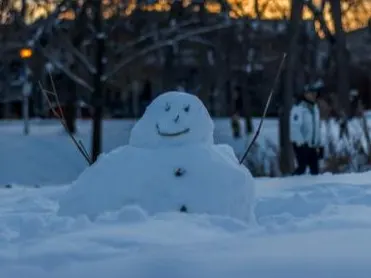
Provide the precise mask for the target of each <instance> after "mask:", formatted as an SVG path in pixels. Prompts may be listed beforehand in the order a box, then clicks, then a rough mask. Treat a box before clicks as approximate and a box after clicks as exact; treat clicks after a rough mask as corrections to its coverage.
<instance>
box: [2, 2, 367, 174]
mask: <svg viewBox="0 0 371 278" xmlns="http://www.w3.org/2000/svg"><path fill="white" fill-rule="evenodd" d="M370 18H371V1H369V0H220V1H218V0H215V1H213V0H210V1H207V0H196V1H191V0H184V1H166V0H160V1H152V0H150V1H145V0H138V1H135V0H111V1H109V0H85V1H83V0H78V1H76V0H58V1H57V0H44V1H38V0H2V1H1V4H0V21H1V23H0V24H1V25H0V28H1V31H0V137H2V139H1V138H0V155H1V156H2V159H3V160H2V162H1V163H0V165H5V164H9V160H10V157H12V159H13V160H15V161H16V162H14V163H20V161H21V160H25V161H26V160H27V159H30V158H32V160H33V161H34V158H36V157H37V158H39V159H41V157H42V152H46V151H47V152H48V153H50V152H55V155H56V156H57V157H58V152H59V153H64V155H66V152H67V153H68V151H66V149H63V146H62V145H63V144H64V143H63V144H62V143H60V141H61V140H62V141H66V142H67V144H70V142H69V141H68V140H69V139H68V138H64V137H62V139H61V138H59V137H61V136H60V135H61V134H59V133H58V136H59V137H58V138H59V139H56V137H53V136H52V135H51V134H54V133H52V132H51V130H54V131H55V130H56V128H57V127H59V128H61V130H63V128H62V126H61V125H60V123H59V121H58V119H56V118H58V117H57V116H56V115H55V114H54V113H53V110H55V111H57V114H58V115H59V116H61V115H62V114H63V117H64V120H65V122H66V126H67V129H68V131H69V133H70V134H75V136H76V137H78V138H80V139H81V140H82V141H84V144H85V145H86V149H87V150H88V151H87V152H88V153H89V156H91V159H92V161H95V160H96V159H97V157H98V155H99V154H100V153H101V152H102V151H109V150H111V149H112V148H114V147H116V146H117V145H120V144H123V143H125V142H127V137H128V136H129V132H130V128H131V126H132V124H133V123H134V121H135V119H137V118H138V117H140V116H141V115H142V114H143V112H144V110H145V107H146V106H147V105H148V104H149V103H150V102H151V100H153V99H154V98H155V97H156V96H157V95H158V94H160V93H162V92H164V91H168V90H179V91H186V92H189V93H192V94H196V95H197V96H199V97H200V98H201V99H202V101H203V102H204V103H205V105H206V107H207V108H208V110H209V112H210V114H211V115H212V117H213V118H214V119H215V122H216V131H215V138H216V141H217V142H221V143H228V144H230V145H232V146H233V148H234V149H235V151H236V154H237V155H238V156H240V155H242V153H243V151H244V149H245V148H246V145H247V144H248V142H249V140H251V137H252V135H253V134H254V132H256V128H257V125H258V123H259V120H260V117H261V116H262V113H263V110H264V107H265V105H266V101H267V98H268V95H269V92H270V90H271V88H272V86H273V83H274V82H273V81H274V79H275V77H276V75H277V72H278V67H279V64H280V63H281V60H282V55H283V53H285V52H286V53H288V57H287V59H286V61H285V66H284V69H283V71H282V73H281V74H280V76H279V82H278V84H277V86H276V87H275V93H274V96H273V100H272V103H271V105H270V107H269V110H268V117H267V118H266V120H265V124H264V128H263V131H262V133H261V135H260V137H259V139H258V141H257V143H256V144H255V145H254V148H253V149H252V151H251V153H250V154H249V156H248V159H247V160H246V162H245V163H246V164H247V166H248V167H249V168H250V169H251V170H252V172H253V174H254V175H255V176H282V175H287V174H290V173H291V172H292V170H293V167H294V159H293V154H292V150H291V145H290V141H289V113H290V109H291V106H292V104H293V103H294V101H295V97H296V95H298V94H300V93H301V92H302V91H303V90H305V88H306V87H308V86H311V87H315V88H316V90H318V92H319V94H320V102H319V103H320V107H321V117H322V119H323V125H324V128H323V136H325V137H326V145H325V158H324V161H322V165H321V171H322V172H333V173H335V172H359V171H365V170H367V169H369V168H370V167H369V165H370V162H371V159H370V158H371V140H370V132H369V125H368V118H370V119H371V114H370V116H368V113H367V110H368V109H370V108H371V19H370ZM53 87H55V89H54V88H53ZM43 89H44V91H43ZM46 91H48V92H52V93H45V92H46ZM56 96H58V99H59V101H57V98H56ZM91 123H93V124H92V125H91ZM16 134H20V135H22V136H18V137H16V136H15V135H16ZM23 135H25V136H27V137H30V136H37V138H38V139H37V140H38V141H37V142H41V143H40V144H41V145H40V146H39V147H36V146H35V145H34V141H35V140H34V139H35V137H34V138H33V139H32V140H33V141H32V142H33V143H32V144H31V143H29V142H30V140H31V139H26V138H25V137H24V136H23ZM54 135H55V134H54ZM48 136H49V137H48ZM55 136H56V135H55ZM10 138H11V139H10ZM16 138H18V139H16ZM40 138H42V139H40ZM46 138H49V141H48V142H49V143H48V144H49V145H48V146H47V145H46V143H45V140H47V139H46ZM17 140H18V141H17ZM15 142H18V143H15ZM57 142H58V143H57ZM28 143H29V144H31V145H29V146H28V147H27V148H26V147H25V148H24V149H25V150H23V151H19V152H18V151H17V150H19V148H20V146H24V145H22V144H28ZM35 144H36V143H35ZM51 144H54V145H51ZM71 148H73V146H72V147H71ZM1 149H2V150H1ZM58 149H59V151H58V152H56V150H58ZM26 152H32V153H29V154H28V155H25V153H26ZM16 153H19V154H23V156H19V157H17V155H16ZM48 155H49V156H50V154H48ZM75 156H76V157H78V153H77V154H76V151H75V152H74V153H73V155H72V151H71V157H74V158H73V159H74V160H78V159H79V158H75ZM48 159H49V160H48V161H49V162H50V159H51V158H48ZM59 159H61V160H62V158H61V155H60V156H59ZM69 159H70V158H69ZM74 163H77V164H76V165H79V166H76V165H75V169H80V168H82V167H83V166H81V165H82V164H84V163H83V162H81V163H82V164H81V165H80V164H79V163H80V162H74ZM27 164H28V165H30V163H29V162H27ZM4 167H5V166H4ZM7 167H9V171H11V170H10V166H7ZM3 169H4V168H3ZM35 171H39V170H35ZM76 171H77V170H76Z"/></svg>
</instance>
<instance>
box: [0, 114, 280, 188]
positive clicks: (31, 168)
mask: <svg viewBox="0 0 371 278" xmlns="http://www.w3.org/2000/svg"><path fill="white" fill-rule="evenodd" d="M134 123H135V121H134V120H106V121H104V123H103V151H104V152H109V151H111V150H113V149H114V148H116V147H119V146H122V145H125V144H127V143H128V140H129V134H130V131H131V128H132V127H133V125H134ZM254 124H255V126H257V125H258V124H259V121H258V120H256V121H254ZM90 131H91V121H85V120H79V121H78V133H77V134H76V138H77V139H80V140H81V141H82V142H83V143H84V145H85V146H86V148H87V150H88V151H90V144H91V138H90V137H91V133H90ZM22 132H23V122H22V121H0V186H1V185H5V184H22V185H45V184H63V183H69V182H71V181H73V180H74V179H76V178H77V176H78V175H79V174H80V173H81V172H82V171H83V170H84V169H85V168H86V167H87V165H86V162H85V160H84V158H83V157H82V156H81V155H80V153H79V152H78V151H77V149H76V147H75V146H74V145H73V143H72V141H71V139H70V138H69V136H68V135H66V134H65V132H64V131H63V128H62V127H61V124H60V123H59V122H58V120H40V121H38V120H33V121H32V122H31V128H30V135H28V136H24V135H23V134H22ZM277 136H278V135H277V122H276V120H270V119H268V120H266V121H265V123H264V129H263V131H262V136H261V138H264V137H270V138H271V139H273V140H275V138H277ZM215 141H216V142H219V143H228V144H230V145H232V147H234V149H235V151H236V152H241V150H243V149H244V148H245V146H246V141H247V139H246V138H244V139H241V140H238V141H234V140H233V139H232V136H231V128H230V122H229V120H228V119H220V120H216V121H215Z"/></svg>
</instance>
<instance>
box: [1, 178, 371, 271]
mask: <svg viewBox="0 0 371 278" xmlns="http://www.w3.org/2000/svg"><path fill="white" fill-rule="evenodd" d="M370 180H371V174H370V173H364V174H357V175H340V176H331V175H328V176H326V175H325V176H320V177H317V178H308V177H296V178H286V179H259V180H258V182H257V197H258V199H257V207H256V216H257V221H258V226H256V227H249V226H246V225H245V224H244V223H242V222H239V221H237V220H233V219H230V218H227V217H217V216H206V215H190V214H189V215H187V214H180V213H179V214H178V213H164V214H159V215H156V216H151V217H150V216H148V215H147V214H146V212H145V211H143V210H141V209H140V208H137V207H127V208H123V209H121V210H119V211H117V212H114V213H107V214H105V215H103V216H101V217H99V219H98V220H97V221H96V222H90V221H89V220H88V219H87V218H85V217H79V218H77V219H75V218H69V217H58V216H56V210H57V208H58V204H57V203H56V200H57V199H58V198H59V196H60V194H62V193H63V192H64V191H65V190H66V189H67V187H56V186H54V187H53V186H49V187H43V188H24V187H15V188H12V189H1V190H0V267H1V272H0V277H1V278H8V277H16V278H18V277H19V278H21V277H28V278H44V277H45V278H54V277H61V278H62V277H69V278H75V277H79V278H80V277H87V278H94V277H97V278H98V277H109V278H114V277H123V276H125V277H133V278H135V277H146V278H147V277H166V278H167V277H169V278H170V277H185V278H186V277H187V278H188V277H200V278H201V277H206V278H209V277H210V278H211V277H212V278H214V277H221V278H222V277H223V278H224V277H236V278H239V277H241V278H242V277H257V278H264V277H272V278H273V277H274V278H277V277H285V278H287V277H302V278H313V277H323V278H327V277H349V278H353V277H357V278H360V277H369V275H370V273H371V265H370V261H371V239H370V233H371V217H370V215H371V190H370V189H371V188H370Z"/></svg>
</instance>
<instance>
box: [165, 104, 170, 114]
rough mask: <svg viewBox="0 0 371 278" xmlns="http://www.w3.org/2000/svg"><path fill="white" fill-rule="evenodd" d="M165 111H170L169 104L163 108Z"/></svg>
mask: <svg viewBox="0 0 371 278" xmlns="http://www.w3.org/2000/svg"><path fill="white" fill-rule="evenodd" d="M165 111H166V112H167V111H170V104H168V103H166V106H165Z"/></svg>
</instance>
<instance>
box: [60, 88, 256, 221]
mask: <svg viewBox="0 0 371 278" xmlns="http://www.w3.org/2000/svg"><path fill="white" fill-rule="evenodd" d="M212 138H213V123H212V120H211V118H210V116H209V114H208V112H207V110H206V108H205V107H204V105H203V104H202V102H201V101H200V100H199V99H198V98H197V97H195V96H192V95H189V94H186V93H178V92H170V93H166V94H163V95H161V96H160V97H158V98H157V99H156V100H154V102H153V103H152V104H151V105H150V106H149V108H148V109H147V110H146V112H145V114H144V115H143V118H142V119H140V120H139V121H138V123H137V124H136V125H135V126H134V128H133V131H132V135H131V138H130V144H129V145H127V146H124V147H120V148H118V149H116V150H114V151H112V152H111V153H109V154H106V155H103V156H102V157H101V158H100V159H99V160H98V162H96V163H95V164H94V165H92V166H91V167H90V168H88V169H87V170H86V171H85V172H83V174H82V175H81V176H80V177H79V178H78V179H77V180H76V181H75V182H74V183H73V184H72V186H71V189H70V190H69V191H68V192H67V193H66V195H65V196H64V197H62V198H61V200H60V209H59V215H62V216H77V215H82V214H85V215H87V216H88V217H90V218H92V219H94V218H96V217H97V216H99V215H100V214H102V213H104V212H109V211H111V212H112V211H115V210H119V209H120V208H122V207H124V206H128V205H137V206H140V207H141V208H143V209H144V210H146V211H147V212H148V213H149V214H150V215H153V214H157V213H161V212H169V211H186V212H190V213H197V214H203V213H206V214H211V215H221V216H229V217H233V218H237V219H240V220H243V221H250V220H252V219H253V213H252V211H253V201H254V179H253V177H252V175H251V173H250V172H249V170H248V169H247V168H245V166H243V165H240V164H239V163H238V159H237V158H236V156H235V154H234V152H233V150H232V148H231V147H229V146H227V145H214V144H213V140H212Z"/></svg>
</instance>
